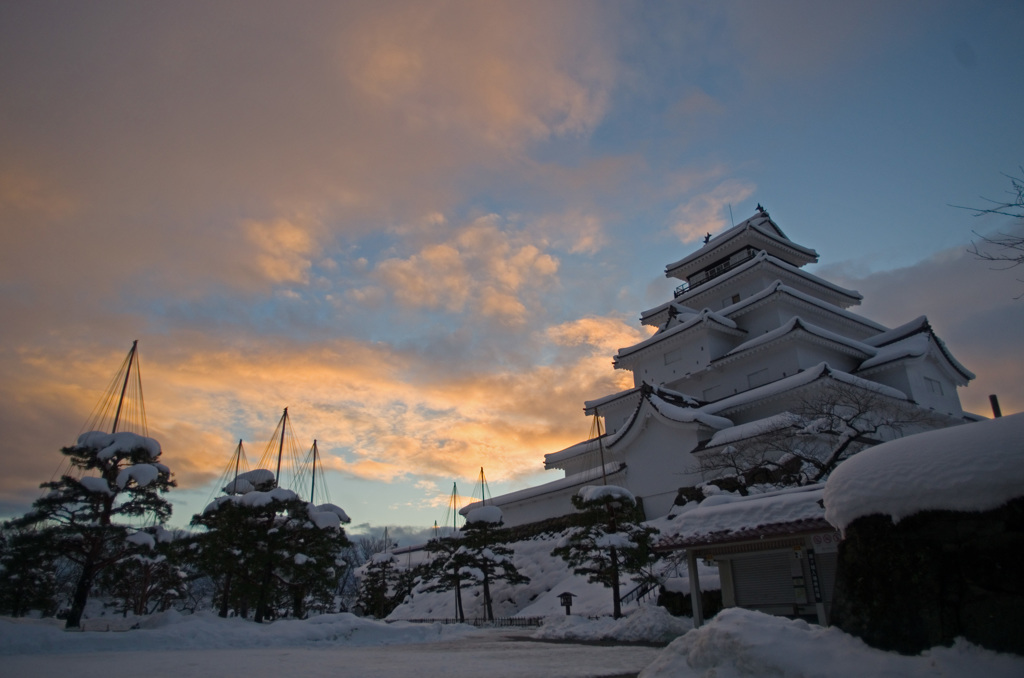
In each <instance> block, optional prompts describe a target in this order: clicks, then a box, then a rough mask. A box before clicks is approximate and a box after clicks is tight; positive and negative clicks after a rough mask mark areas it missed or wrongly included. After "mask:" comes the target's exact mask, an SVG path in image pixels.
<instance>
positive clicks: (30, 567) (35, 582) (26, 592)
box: [0, 523, 58, 617]
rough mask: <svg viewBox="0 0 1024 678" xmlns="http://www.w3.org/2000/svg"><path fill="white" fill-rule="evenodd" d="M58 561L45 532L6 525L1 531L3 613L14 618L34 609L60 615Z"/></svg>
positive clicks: (0, 568)
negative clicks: (57, 578) (57, 579)
mask: <svg viewBox="0 0 1024 678" xmlns="http://www.w3.org/2000/svg"><path fill="white" fill-rule="evenodd" d="M57 558H58V554H57V553H56V552H55V551H54V549H53V548H52V545H51V544H50V541H49V539H47V536H46V534H45V533H44V532H42V531H40V530H38V529H35V528H27V529H16V528H14V527H13V526H11V525H10V524H9V523H7V524H4V526H3V530H2V532H0V612H2V613H4V614H9V615H11V616H12V617H22V616H24V615H26V614H28V613H29V612H30V611H32V610H39V611H41V612H42V613H43V615H44V616H52V615H53V614H54V613H56V611H57V583H56V562H55V561H56V560H57Z"/></svg>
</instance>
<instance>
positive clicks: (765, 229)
mask: <svg viewBox="0 0 1024 678" xmlns="http://www.w3.org/2000/svg"><path fill="white" fill-rule="evenodd" d="M746 231H756V232H757V233H758V234H760V235H762V236H764V237H765V238H767V239H769V240H770V241H772V242H774V243H776V244H777V245H779V246H780V247H783V248H786V249H789V250H794V251H796V252H799V253H800V254H802V255H803V256H805V257H806V258H808V259H810V260H812V261H817V260H818V253H817V252H815V251H814V250H813V249H811V248H809V247H804V246H803V245H797V244H796V243H795V242H793V241H792V240H790V239H789V238H787V237H786V234H785V233H783V232H782V229H781V228H779V226H778V224H776V223H775V222H774V221H772V219H771V218H770V217H769V216H768V213H767V212H764V211H761V212H759V213H757V214H755V215H754V216H752V217H750V218H749V219H745V220H744V221H741V222H740V223H738V224H736V225H735V226H733V227H732V228H730V229H727V230H725V231H723V232H722V233H719V234H718V235H716V236H714V237H712V238H711V239H709V240H708V242H706V243H705V244H704V246H703V247H701V248H700V249H699V250H697V251H695V252H693V253H692V254H689V255H687V256H685V257H683V258H682V259H680V260H679V261H676V262H673V263H671V264H668V265H667V266H665V275H666V276H668V277H672V275H671V273H670V272H672V271H675V270H676V269H679V268H682V267H684V266H686V265H687V264H690V263H692V262H694V261H696V260H698V259H700V258H701V257H704V256H706V255H708V254H709V253H711V252H714V251H715V250H720V249H721V248H722V247H723V246H724V245H726V244H727V243H728V242H729V241H730V240H733V239H734V238H737V237H739V236H740V235H741V234H743V233H744V232H746Z"/></svg>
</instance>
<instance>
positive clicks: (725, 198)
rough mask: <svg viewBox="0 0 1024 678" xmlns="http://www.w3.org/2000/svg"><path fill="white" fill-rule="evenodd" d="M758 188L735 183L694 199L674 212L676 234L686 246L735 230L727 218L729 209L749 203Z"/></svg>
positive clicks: (721, 184)
mask: <svg viewBox="0 0 1024 678" xmlns="http://www.w3.org/2000/svg"><path fill="white" fill-rule="evenodd" d="M753 193H754V187H753V186H752V185H750V184H749V183H745V182H742V181H739V180H735V179H729V180H726V181H723V182H722V183H720V184H718V185H717V186H715V187H713V188H712V189H711V190H708V191H703V192H701V193H699V194H698V195H696V196H695V197H693V198H690V199H689V200H687V201H686V202H684V203H683V204H681V205H680V206H679V207H677V208H676V209H675V210H673V211H672V216H671V218H672V220H673V224H672V227H671V228H672V231H673V232H674V233H675V234H676V235H677V236H679V239H680V240H682V241H683V242H684V243H690V242H694V241H696V240H697V239H699V238H702V237H704V235H705V234H707V233H711V234H712V235H713V234H715V233H717V232H718V231H721V230H723V229H724V228H728V227H729V226H731V224H730V223H729V220H728V219H727V218H726V216H725V215H726V214H728V206H729V205H731V204H733V203H738V202H740V201H742V200H746V199H747V198H749V197H750V196H751V195H753Z"/></svg>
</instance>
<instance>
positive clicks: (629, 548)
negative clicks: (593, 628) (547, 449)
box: [551, 485, 657, 619]
mask: <svg viewBox="0 0 1024 678" xmlns="http://www.w3.org/2000/svg"><path fill="white" fill-rule="evenodd" d="M572 503H573V506H575V507H576V510H578V511H580V512H581V514H582V518H583V524H582V525H579V526H576V527H572V528H570V529H569V531H568V532H567V534H566V536H565V537H564V538H563V539H562V540H561V541H560V542H559V545H558V546H557V547H556V548H555V549H554V550H553V551H552V552H551V555H553V556H558V557H560V558H562V559H563V560H565V561H566V562H567V563H569V565H570V566H572V568H573V572H574V573H575V574H578V575H586V576H587V580H588V581H589V582H591V583H599V584H603V585H604V586H606V587H608V588H610V589H611V590H612V616H613V617H614V618H615V619H618V618H619V617H621V616H622V597H621V594H620V590H619V587H620V585H621V574H622V573H628V574H631V575H633V580H634V582H635V583H637V584H639V583H641V581H642V580H643V579H644V578H645V577H648V576H649V575H648V574H647V572H648V568H649V567H650V565H651V564H652V563H653V562H654V560H655V558H656V554H655V552H654V551H653V550H652V549H651V544H652V540H653V538H654V535H656V534H657V530H655V529H654V528H652V527H646V526H644V525H641V521H642V519H643V516H642V515H641V512H640V510H639V508H638V507H637V503H636V499H635V498H634V497H633V494H632V493H631V492H630V491H629V490H627V489H626V488H624V487H618V486H616V485H588V486H586V487H582V488H580V490H579V492H577V493H576V494H575V495H573V497H572Z"/></svg>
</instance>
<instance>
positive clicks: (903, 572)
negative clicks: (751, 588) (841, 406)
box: [832, 497, 1024, 655]
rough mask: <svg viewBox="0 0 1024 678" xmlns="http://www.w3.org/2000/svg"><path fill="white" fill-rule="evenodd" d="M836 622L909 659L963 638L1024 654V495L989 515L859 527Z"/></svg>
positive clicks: (848, 543)
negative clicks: (960, 637)
mask: <svg viewBox="0 0 1024 678" xmlns="http://www.w3.org/2000/svg"><path fill="white" fill-rule="evenodd" d="M832 623H833V624H834V625H835V626H837V627H839V628H841V629H843V630H844V631H846V632H848V633H851V634H854V635H856V636H859V637H861V638H862V639H864V641H865V642H867V643H868V644H869V645H872V646H874V647H877V648H881V649H885V650H895V651H897V652H902V653H905V654H917V653H919V652H921V651H922V650H925V649H927V648H929V647H933V646H935V645H949V644H951V643H952V642H953V640H954V639H955V638H957V637H958V636H963V637H965V638H966V639H967V640H969V641H971V642H972V643H976V644H978V645H981V646H983V647H986V648H989V649H991V650H998V651H1003V652H1014V653H1017V654H1022V655H1024V497H1021V498H1018V499H1014V500H1013V501H1010V502H1008V503H1007V504H1004V505H1003V506H1002V507H1000V508H998V509H995V510H993V511H987V512H984V513H961V512H953V511H925V512H922V513H919V514H916V515H914V516H911V517H909V518H905V519H904V520H902V521H900V522H899V523H898V524H896V525H894V524H893V522H892V520H891V519H890V518H889V517H888V516H881V515H871V516H866V517H863V518H860V519H858V520H856V521H854V522H853V523H852V524H851V525H849V527H848V528H847V530H846V539H845V540H844V541H843V542H842V543H841V544H840V548H839V565H838V572H837V575H836V589H835V600H834V603H833V608H832Z"/></svg>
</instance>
